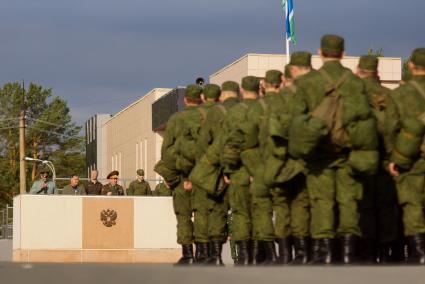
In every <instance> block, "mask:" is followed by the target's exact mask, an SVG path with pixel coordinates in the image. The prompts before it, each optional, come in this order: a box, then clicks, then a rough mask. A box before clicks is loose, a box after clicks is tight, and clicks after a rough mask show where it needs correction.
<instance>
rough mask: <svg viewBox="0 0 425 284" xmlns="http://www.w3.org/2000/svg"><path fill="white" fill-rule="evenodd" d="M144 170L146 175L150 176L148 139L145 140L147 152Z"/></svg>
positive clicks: (145, 153)
mask: <svg viewBox="0 0 425 284" xmlns="http://www.w3.org/2000/svg"><path fill="white" fill-rule="evenodd" d="M144 158H145V160H144V165H143V167H144V169H145V175H146V176H148V139H146V138H145V152H144Z"/></svg>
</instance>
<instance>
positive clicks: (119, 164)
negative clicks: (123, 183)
mask: <svg viewBox="0 0 425 284" xmlns="http://www.w3.org/2000/svg"><path fill="white" fill-rule="evenodd" d="M121 162H122V155H121V152H120V153H118V171H119V172H120V175H121V176H123V174H122V167H121V165H122V164H121Z"/></svg>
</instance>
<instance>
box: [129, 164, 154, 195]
mask: <svg viewBox="0 0 425 284" xmlns="http://www.w3.org/2000/svg"><path fill="white" fill-rule="evenodd" d="M136 173H137V179H136V180H134V181H132V182H131V183H130V186H129V187H128V189H127V195H137V196H151V195H152V191H151V187H150V185H149V183H148V182H147V181H145V171H144V170H143V169H138V170H137V171H136Z"/></svg>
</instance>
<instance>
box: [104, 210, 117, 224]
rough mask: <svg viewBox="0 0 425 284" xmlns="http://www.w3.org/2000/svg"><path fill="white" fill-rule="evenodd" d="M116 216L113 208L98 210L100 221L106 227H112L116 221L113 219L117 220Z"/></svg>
mask: <svg viewBox="0 0 425 284" xmlns="http://www.w3.org/2000/svg"><path fill="white" fill-rule="evenodd" d="M117 217H118V215H117V212H116V211H115V210H111V209H108V210H103V211H102V212H100V221H102V223H103V225H105V226H106V227H112V226H114V225H116V224H117V223H116V222H115V221H116V220H117Z"/></svg>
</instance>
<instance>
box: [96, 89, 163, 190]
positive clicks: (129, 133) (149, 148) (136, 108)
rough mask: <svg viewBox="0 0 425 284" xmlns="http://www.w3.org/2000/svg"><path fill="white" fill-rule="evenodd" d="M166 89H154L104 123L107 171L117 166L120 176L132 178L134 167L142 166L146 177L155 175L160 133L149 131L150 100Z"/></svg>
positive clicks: (135, 168) (150, 128)
mask: <svg viewBox="0 0 425 284" xmlns="http://www.w3.org/2000/svg"><path fill="white" fill-rule="evenodd" d="M169 91H171V89H153V90H152V91H150V92H149V93H147V94H146V95H145V96H143V97H142V98H141V99H140V100H138V101H136V102H135V103H133V104H131V105H130V106H128V107H127V108H125V109H124V110H122V111H120V112H119V113H117V114H116V115H114V116H113V117H112V118H111V119H110V120H109V121H108V122H107V123H106V124H105V126H104V127H105V128H106V139H105V140H104V141H103V142H104V143H106V157H107V162H106V169H107V172H110V171H112V170H118V171H120V178H122V179H133V178H135V176H136V170H137V169H138V168H143V169H144V170H145V175H146V176H145V178H146V179H151V180H155V179H157V178H158V177H157V175H156V173H155V172H154V171H153V168H154V166H155V163H156V162H157V161H158V160H159V156H158V150H157V149H158V144H161V143H162V137H161V136H160V135H159V134H156V133H154V132H153V131H152V103H153V102H154V101H156V100H157V99H158V98H160V97H161V96H163V95H165V94H166V93H168V92H169ZM126 186H128V182H127V184H126ZM151 186H152V187H153V186H155V183H153V182H152V183H151Z"/></svg>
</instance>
